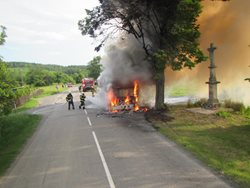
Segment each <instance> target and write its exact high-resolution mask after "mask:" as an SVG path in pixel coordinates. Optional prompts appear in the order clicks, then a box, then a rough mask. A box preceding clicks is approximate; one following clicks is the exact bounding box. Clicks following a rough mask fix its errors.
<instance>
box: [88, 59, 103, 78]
mask: <svg viewBox="0 0 250 188" xmlns="http://www.w3.org/2000/svg"><path fill="white" fill-rule="evenodd" d="M100 61H101V57H100V56H97V57H94V58H93V59H92V60H91V61H90V62H89V63H88V66H87V70H88V77H90V78H94V79H97V78H98V77H99V76H100V73H101V69H102V65H101V64H100Z"/></svg>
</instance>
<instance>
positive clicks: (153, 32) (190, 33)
mask: <svg viewBox="0 0 250 188" xmlns="http://www.w3.org/2000/svg"><path fill="white" fill-rule="evenodd" d="M100 3H101V5H100V6H97V7H95V8H93V9H92V10H86V13H87V17H86V18H84V19H83V20H80V21H79V23H78V25H79V29H80V30H81V31H82V34H83V35H90V36H91V37H98V36H103V38H102V40H101V43H100V44H99V45H98V46H97V47H96V50H99V49H100V48H101V47H102V46H103V45H104V44H105V42H106V40H107V39H108V38H110V37H112V36H115V35H116V33H117V32H119V31H122V32H123V33H127V34H131V35H133V36H134V37H135V39H136V40H138V42H140V44H141V46H142V48H143V49H144V51H145V54H146V56H147V57H148V59H149V60H150V62H151V65H152V73H153V74H154V78H155V81H156V104H155V107H156V108H157V109H159V108H161V106H162V105H163V103H164V84H165V79H164V69H165V67H166V66H168V67H171V68H172V69H173V70H180V69H182V68H184V67H188V68H193V67H194V66H195V65H196V64H197V63H200V62H202V61H203V60H205V57H204V55H203V53H202V51H201V50H200V49H199V41H198V39H199V37H200V32H199V30H198V29H199V25H197V23H196V21H197V17H198V16H199V14H200V13H201V5H200V0H175V1H173V0H155V1H149V0H117V1H113V0H101V1H100Z"/></svg>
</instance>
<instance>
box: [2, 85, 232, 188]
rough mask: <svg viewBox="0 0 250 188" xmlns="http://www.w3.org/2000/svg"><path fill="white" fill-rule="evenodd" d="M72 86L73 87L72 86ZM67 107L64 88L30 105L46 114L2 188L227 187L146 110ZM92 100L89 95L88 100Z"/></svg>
mask: <svg viewBox="0 0 250 188" xmlns="http://www.w3.org/2000/svg"><path fill="white" fill-rule="evenodd" d="M72 90H73V89H72ZM73 95H74V97H75V99H77V100H75V106H76V109H75V110H67V104H66V103H65V97H66V94H65V93H64V94H58V95H55V96H53V97H47V98H46V99H45V100H44V101H42V102H41V104H43V105H45V106H40V107H39V108H36V109H34V110H33V111H32V113H35V114H42V115H43V116H44V118H43V120H42V122H41V124H40V126H39V128H38V129H37V131H36V133H35V134H34V135H33V137H32V138H31V139H30V141H29V142H28V144H27V145H26V147H25V148H24V150H23V152H22V153H21V154H20V156H19V157H18V159H17V160H16V161H15V163H14V164H13V165H12V167H11V168H10V170H9V171H8V173H7V174H6V175H5V176H4V178H2V179H1V181H0V187H1V188H109V187H110V188H115V187H116V188H158V187H159V188H163V187H164V188H165V187H166V188H195V187H197V188H228V187H230V185H228V184H227V183H225V182H224V181H223V180H222V179H221V178H219V177H217V176H216V175H215V174H214V173H213V172H211V171H210V170H209V169H208V168H206V167H204V166H203V165H202V164H201V163H200V162H199V161H198V160H196V159H194V158H193V157H192V155H190V154H188V153H187V152H185V151H183V150H182V149H181V148H180V147H178V146H177V145H176V144H174V143H173V142H171V141H169V140H168V139H166V138H163V137H162V136H161V135H160V134H159V133H157V132H156V131H155V130H154V129H153V128H152V127H151V126H150V124H149V123H148V122H146V121H145V120H144V119H143V115H142V114H138V113H134V114H123V115H119V116H113V115H110V114H108V113H103V112H104V111H102V110H100V109H95V108H88V106H87V109H86V110H80V109H78V105H79V100H78V98H79V93H78V92H77V91H75V92H73ZM91 100H92V97H91V95H90V94H89V95H88V96H87V102H86V103H87V104H88V103H90V102H89V101H91Z"/></svg>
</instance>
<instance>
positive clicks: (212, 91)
mask: <svg viewBox="0 0 250 188" xmlns="http://www.w3.org/2000/svg"><path fill="white" fill-rule="evenodd" d="M207 50H208V51H209V59H210V66H209V67H208V68H209V69H210V77H209V81H208V82H206V84H208V88H209V98H208V102H207V107H208V108H214V107H216V106H217V105H218V104H219V100H218V98H217V84H218V83H220V82H218V81H217V80H216V74H215V68H216V66H215V63H214V51H215V50H216V47H215V46H214V44H213V43H211V44H210V48H208V49H207Z"/></svg>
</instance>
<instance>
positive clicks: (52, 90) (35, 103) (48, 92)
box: [15, 85, 67, 113]
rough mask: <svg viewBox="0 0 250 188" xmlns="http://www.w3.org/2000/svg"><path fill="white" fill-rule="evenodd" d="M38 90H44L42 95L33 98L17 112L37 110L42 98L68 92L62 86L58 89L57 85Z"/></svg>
mask: <svg viewBox="0 0 250 188" xmlns="http://www.w3.org/2000/svg"><path fill="white" fill-rule="evenodd" d="M37 89H42V91H43V92H42V93H41V94H40V95H38V96H36V97H32V98H31V99H30V100H29V101H27V102H26V103H25V104H23V105H22V106H20V107H18V108H17V109H16V110H15V112H16V113H18V112H23V111H26V110H29V109H31V108H35V107H37V106H38V99H39V98H41V97H46V96H50V95H54V94H57V93H60V92H63V91H66V90H67V88H65V87H64V88H62V87H61V86H59V88H58V89H57V88H56V85H52V86H45V87H39V88H37Z"/></svg>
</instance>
